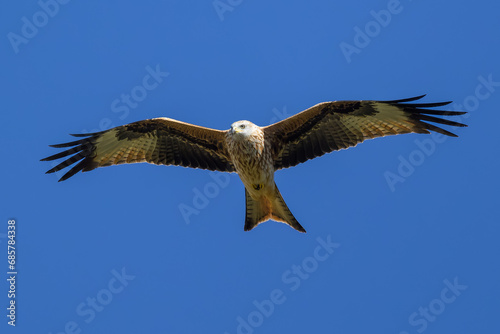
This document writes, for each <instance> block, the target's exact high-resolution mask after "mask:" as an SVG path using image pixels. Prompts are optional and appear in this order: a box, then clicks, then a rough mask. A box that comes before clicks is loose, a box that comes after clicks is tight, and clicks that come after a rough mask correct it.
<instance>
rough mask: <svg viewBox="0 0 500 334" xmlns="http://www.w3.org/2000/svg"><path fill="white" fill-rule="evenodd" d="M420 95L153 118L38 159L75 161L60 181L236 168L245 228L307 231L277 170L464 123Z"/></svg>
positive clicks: (67, 145) (67, 163)
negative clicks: (121, 169) (102, 170)
mask: <svg viewBox="0 0 500 334" xmlns="http://www.w3.org/2000/svg"><path fill="white" fill-rule="evenodd" d="M422 97H423V96H418V97H414V98H409V99H403V100H393V101H335V102H324V103H320V104H317V105H315V106H313V107H311V108H309V109H307V110H305V111H303V112H301V113H299V114H296V115H294V116H292V117H289V118H287V119H285V120H283V121H280V122H278V123H275V124H272V125H269V126H266V127H259V126H257V125H255V124H253V123H251V122H249V121H238V122H235V123H233V124H232V125H231V128H230V129H229V130H226V131H220V130H214V129H209V128H205V127H201V126H197V125H193V124H188V123H184V122H180V121H176V120H173V119H169V118H154V119H149V120H144V121H139V122H134V123H130V124H127V125H123V126H119V127H116V128H113V129H109V130H107V131H102V132H97V133H90V134H79V135H73V136H76V137H84V138H83V139H80V140H76V141H73V142H70V143H65V144H59V145H52V146H53V147H58V148H63V147H64V148H68V149H66V150H65V151H63V152H60V153H57V154H55V155H52V156H50V157H48V158H45V159H42V160H44V161H47V160H55V159H59V158H63V157H66V156H69V155H72V156H71V157H70V158H68V159H66V160H64V161H63V162H61V163H59V164H58V165H57V166H55V167H54V168H52V169H50V170H49V171H48V172H47V173H53V172H56V171H59V170H61V169H63V168H65V167H68V166H70V165H71V164H73V163H76V164H75V165H74V166H73V167H72V168H71V169H70V170H69V171H68V172H67V173H66V174H65V175H64V176H63V177H62V178H61V179H60V180H59V181H63V180H66V179H68V178H69V177H71V176H73V175H74V174H76V173H77V172H79V171H84V172H85V171H90V170H93V169H95V168H97V167H104V166H111V165H118V164H126V163H136V162H149V163H153V164H158V165H177V166H184V167H192V168H202V169H208V170H216V171H221V172H236V173H238V175H239V176H240V178H241V181H242V182H243V184H244V186H245V202H246V219H245V230H246V231H248V230H251V229H252V228H254V227H255V226H257V225H258V224H260V223H262V222H264V221H266V220H269V219H272V220H276V221H280V222H284V223H286V224H288V225H290V226H291V227H293V228H294V229H296V230H298V231H300V232H305V229H304V228H303V227H302V226H301V225H300V224H299V223H298V221H297V220H296V219H295V217H294V216H293V214H292V213H291V212H290V210H289V209H288V207H287V205H286V203H285V201H284V200H283V197H282V196H281V194H280V192H279V190H278V188H277V186H276V184H275V182H274V173H275V172H276V171H277V170H280V169H283V168H288V167H292V166H295V165H297V164H299V163H302V162H305V161H306V160H309V159H313V158H315V157H318V156H321V155H323V154H325V153H329V152H332V151H336V150H340V149H346V148H348V147H351V146H355V145H356V144H358V143H360V142H362V141H364V140H366V139H371V138H376V137H383V136H388V135H395V134H403V133H411V132H413V133H430V132H429V130H431V131H436V132H439V133H441V134H444V135H447V136H455V137H456V135H454V134H453V133H451V132H448V131H446V130H444V129H442V128H440V127H437V126H435V125H432V124H429V123H427V122H434V123H440V124H445V125H450V126H465V125H464V124H461V123H457V122H453V121H449V120H446V119H443V118H439V117H435V116H429V115H438V116H444V115H447V116H457V115H461V114H464V112H457V111H442V110H432V109H428V108H432V107H439V106H443V105H446V104H448V103H450V102H438V103H411V102H412V101H415V100H417V99H420V98H422ZM409 102H410V103H409Z"/></svg>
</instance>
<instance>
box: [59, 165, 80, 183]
mask: <svg viewBox="0 0 500 334" xmlns="http://www.w3.org/2000/svg"><path fill="white" fill-rule="evenodd" d="M85 163H86V159H83V160H82V161H80V162H79V163H77V164H76V165H74V166H73V167H72V168H71V169H70V170H69V171H68V172H67V173H66V174H64V175H63V176H62V177H61V178H60V179H59V181H58V182H61V181H64V180H67V179H69V178H70V177H72V176H73V175H75V174H76V173H78V172H79V171H81V170H82V169H83V168H84V167H85Z"/></svg>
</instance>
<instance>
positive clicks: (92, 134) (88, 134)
mask: <svg viewBox="0 0 500 334" xmlns="http://www.w3.org/2000/svg"><path fill="white" fill-rule="evenodd" d="M104 132H106V131H99V132H89V133H70V134H69V135H70V136H73V137H93V136H97V135H100V134H102V133H104Z"/></svg>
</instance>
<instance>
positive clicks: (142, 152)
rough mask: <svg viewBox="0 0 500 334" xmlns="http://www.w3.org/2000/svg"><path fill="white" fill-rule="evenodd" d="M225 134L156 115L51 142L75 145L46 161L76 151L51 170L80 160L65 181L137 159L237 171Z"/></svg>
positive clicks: (162, 163)
mask: <svg viewBox="0 0 500 334" xmlns="http://www.w3.org/2000/svg"><path fill="white" fill-rule="evenodd" d="M225 133H226V132H225V131H219V130H213V129H209V128H204V127H201V126H196V125H192V124H188V123H184V122H180V121H176V120H173V119H169V118H153V119H148V120H144V121H139V122H135V123H130V124H127V125H123V126H118V127H116V128H113V129H109V130H107V131H102V132H96V133H88V134H78V135H73V136H75V137H86V138H83V139H80V140H77V141H73V142H70V143H65V144H59V145H51V146H52V147H56V148H62V147H65V148H66V147H71V148H69V149H67V150H66V151H63V152H60V153H57V154H55V155H52V156H50V157H48V158H45V159H42V161H48V160H55V159H60V158H63V157H66V156H69V155H72V154H74V155H73V156H72V157H70V158H69V159H67V160H64V161H63V162H61V163H60V164H59V165H57V166H55V167H54V168H52V169H51V170H49V171H47V173H54V172H57V171H59V170H61V169H63V168H65V167H68V166H70V165H71V164H73V163H77V164H76V165H75V166H73V167H72V168H71V169H70V170H69V171H68V172H67V173H66V174H64V176H63V177H62V178H61V179H60V180H59V181H64V180H66V179H68V178H69V177H71V176H73V175H75V174H76V173H77V172H79V171H84V172H86V171H90V170H92V169H95V168H97V167H104V166H111V165H119V164H128V163H135V162H149V163H153V164H157V165H176V166H184V167H192V168H202V169H209V170H217V171H223V172H233V171H234V166H233V164H232V163H231V161H230V158H229V154H228V153H227V149H226V142H225Z"/></svg>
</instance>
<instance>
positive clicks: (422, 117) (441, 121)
mask: <svg viewBox="0 0 500 334" xmlns="http://www.w3.org/2000/svg"><path fill="white" fill-rule="evenodd" d="M413 117H414V118H416V119H418V120H424V121H428V122H434V123H439V124H445V125H450V126H459V127H466V126H467V125H465V124H462V123H458V122H454V121H449V120H447V119H443V118H438V117H433V116H427V115H422V114H416V115H413Z"/></svg>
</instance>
